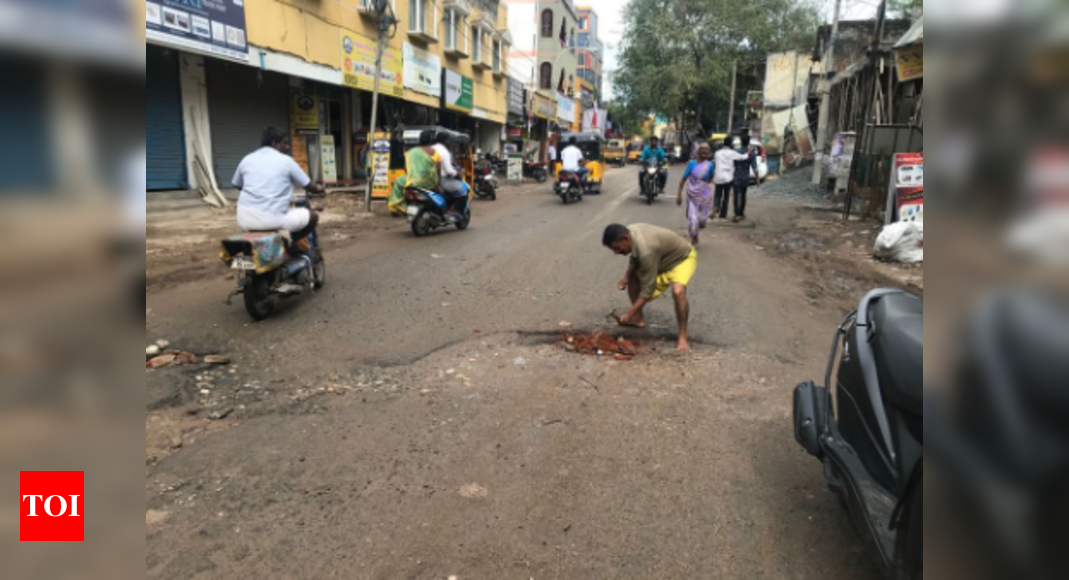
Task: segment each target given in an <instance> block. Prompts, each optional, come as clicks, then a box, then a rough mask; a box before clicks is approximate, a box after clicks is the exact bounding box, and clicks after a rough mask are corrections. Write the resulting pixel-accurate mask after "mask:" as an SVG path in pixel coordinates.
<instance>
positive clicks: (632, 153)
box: [627, 137, 645, 163]
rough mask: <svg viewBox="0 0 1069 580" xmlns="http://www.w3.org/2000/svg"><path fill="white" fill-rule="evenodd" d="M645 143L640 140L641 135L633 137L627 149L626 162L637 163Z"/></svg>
mask: <svg viewBox="0 0 1069 580" xmlns="http://www.w3.org/2000/svg"><path fill="white" fill-rule="evenodd" d="M644 145H645V143H643V142H642V137H635V138H634V139H632V140H631V144H630V145H629V146H628V147H629V148H628V150H627V162H628V163H638V162H639V161H640V160H641V159H642V147H643V146H644Z"/></svg>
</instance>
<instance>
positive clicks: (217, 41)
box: [145, 0, 249, 61]
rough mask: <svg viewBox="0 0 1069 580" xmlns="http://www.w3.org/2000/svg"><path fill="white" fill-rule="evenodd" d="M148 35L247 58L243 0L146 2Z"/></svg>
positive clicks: (164, 41)
mask: <svg viewBox="0 0 1069 580" xmlns="http://www.w3.org/2000/svg"><path fill="white" fill-rule="evenodd" d="M145 37H146V38H147V39H148V40H150V41H153V42H158V43H160V44H164V45H168V46H172V47H174V48H179V49H183V50H192V51H195V52H201V53H206V54H210V55H212V56H218V57H223V58H230V59H234V60H241V61H247V60H248V59H249V46H248V44H247V43H246V39H245V1H244V0H154V1H152V2H146V3H145Z"/></svg>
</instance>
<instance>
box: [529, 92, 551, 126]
mask: <svg viewBox="0 0 1069 580" xmlns="http://www.w3.org/2000/svg"><path fill="white" fill-rule="evenodd" d="M532 106H533V108H534V116H535V117H539V118H541V119H546V120H549V121H556V120H557V102H556V101H554V100H553V99H550V98H549V97H547V96H545V95H543V94H541V93H535V94H534V99H533V101H532Z"/></svg>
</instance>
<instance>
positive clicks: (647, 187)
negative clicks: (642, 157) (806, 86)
mask: <svg viewBox="0 0 1069 580" xmlns="http://www.w3.org/2000/svg"><path fill="white" fill-rule="evenodd" d="M662 171H664V162H662V161H657V162H653V161H646V162H644V163H643V164H642V181H641V183H642V191H641V194H642V195H643V196H644V197H645V198H646V203H647V204H648V205H653V200H654V199H656V198H657V196H658V195H660V194H662V193H664V190H663V189H661V187H660V186H659V183H658V182H659V179H658V177H659V176H660V174H661V172H662Z"/></svg>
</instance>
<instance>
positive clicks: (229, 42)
mask: <svg viewBox="0 0 1069 580" xmlns="http://www.w3.org/2000/svg"><path fill="white" fill-rule="evenodd" d="M388 2H389V7H390V9H391V11H392V12H393V14H394V16H395V17H396V20H397V22H396V25H395V26H393V27H391V29H390V32H389V35H388V36H389V38H388V40H387V41H386V45H385V51H384V54H383V61H382V74H381V76H380V79H379V80H380V89H381V92H382V95H383V97H382V100H381V101H380V108H379V110H380V114H379V118H378V127H377V128H376V130H379V131H381V130H391V129H399V128H403V127H404V126H412V125H423V124H440V125H444V126H447V127H450V128H453V129H458V130H461V131H465V132H468V133H469V134H471V135H472V137H473V141H474V142H475V143H476V146H477V147H479V148H481V149H483V150H484V151H487V152H492V151H498V150H500V147H501V144H502V137H503V134H504V124H505V122H506V120H507V116H508V113H509V110H508V100H507V98H506V97H507V95H508V93H509V91H508V78H507V77H508V70H509V64H508V60H509V54H510V52H511V44H512V37H511V35H510V34H509V33H508V11H507V8H506V7H505V6H503V5H502V3H501V1H500V0H388ZM377 5H378V2H377V1H376V0H334V1H331V2H316V1H309V0H304V1H296V2H295V1H292V0H257V1H255V2H253V1H247V2H239V1H222V0H212V1H207V0H150V1H148V2H146V3H145V8H146V36H147V46H146V60H147V71H148V72H147V81H146V109H147V118H148V121H147V124H146V137H147V140H148V159H149V161H148V168H147V170H148V174H149V177H148V181H149V184H150V186H152V187H153V188H155V189H179V188H187V187H196V186H197V180H198V179H197V178H198V176H199V177H202V178H203V177H204V176H205V173H207V172H206V171H204V169H205V166H207V168H210V169H211V172H212V173H214V176H215V178H216V180H217V181H218V183H219V185H220V186H221V187H223V188H226V187H229V185H230V179H231V177H232V176H233V174H234V170H235V168H236V167H237V164H238V162H239V161H240V160H241V158H242V157H243V156H244V155H245V154H247V153H249V152H250V151H253V150H255V149H256V148H257V146H258V145H259V135H260V133H261V132H262V131H263V129H264V128H265V127H267V126H275V127H279V128H288V129H289V130H290V132H291V134H292V136H293V155H294V158H295V159H297V160H298V162H300V163H301V164H302V165H304V167H305V168H307V169H308V170H309V173H310V174H311V175H313V176H314V177H316V178H318V179H323V180H324V181H327V182H331V181H335V182H345V181H348V180H351V179H353V178H354V177H356V176H358V175H360V174H361V173H362V170H363V168H364V167H366V163H365V162H366V156H365V154H366V150H367V142H368V133H369V125H370V121H371V109H372V89H373V86H374V80H375V79H374V77H375V60H376V59H375V55H376V46H377V43H376V38H377V30H376V23H377V22H378V18H379V15H378V13H377V10H376V6H377ZM520 115H522V111H521V112H520ZM196 159H200V160H201V163H199V164H197V162H196Z"/></svg>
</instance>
